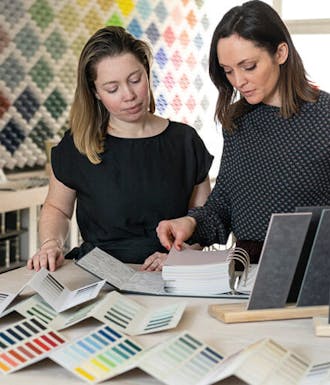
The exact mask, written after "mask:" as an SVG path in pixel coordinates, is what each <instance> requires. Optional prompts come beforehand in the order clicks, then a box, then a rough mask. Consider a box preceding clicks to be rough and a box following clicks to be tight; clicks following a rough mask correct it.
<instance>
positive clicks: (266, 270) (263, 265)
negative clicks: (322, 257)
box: [247, 213, 312, 310]
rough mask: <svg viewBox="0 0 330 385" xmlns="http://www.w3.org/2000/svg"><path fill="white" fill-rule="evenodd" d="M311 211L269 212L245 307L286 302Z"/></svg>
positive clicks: (277, 306)
mask: <svg viewBox="0 0 330 385" xmlns="http://www.w3.org/2000/svg"><path fill="white" fill-rule="evenodd" d="M311 217H312V214H311V213H283V214H272V216H271V219H270V222H269V225H268V229H267V234H266V238H265V242H264V245H263V248H262V251H261V257H260V261H259V267H258V271H257V277H256V280H255V283H254V286H253V289H252V292H251V296H250V300H249V302H248V306H247V308H248V309H249V310H252V309H270V308H282V307H283V306H284V305H285V304H286V300H287V297H288V293H289V290H290V287H291V283H292V279H293V276H294V273H295V270H296V267H297V263H298V259H299V256H300V253H301V250H302V247H303V244H304V241H305V236H306V233H307V230H308V226H309V223H310V220H311Z"/></svg>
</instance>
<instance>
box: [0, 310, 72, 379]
mask: <svg viewBox="0 0 330 385" xmlns="http://www.w3.org/2000/svg"><path fill="white" fill-rule="evenodd" d="M65 342H66V340H65V338H64V337H63V336H61V335H60V334H59V333H57V332H56V331H54V330H52V329H50V328H48V327H47V326H45V324H43V323H42V322H40V321H39V320H38V319H36V318H29V319H25V320H23V321H20V322H17V323H15V324H13V325H12V326H10V327H8V328H6V329H2V330H0V348H1V351H0V371H1V372H2V373H5V374H9V373H12V372H15V371H17V370H19V369H21V368H23V367H25V366H28V365H30V364H33V363H35V362H37V361H40V360H42V359H43V358H45V357H47V356H48V355H49V353H50V352H51V351H53V350H54V349H57V348H58V347H59V346H61V345H63V344H64V343H65Z"/></svg>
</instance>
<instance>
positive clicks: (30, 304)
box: [15, 294, 58, 324]
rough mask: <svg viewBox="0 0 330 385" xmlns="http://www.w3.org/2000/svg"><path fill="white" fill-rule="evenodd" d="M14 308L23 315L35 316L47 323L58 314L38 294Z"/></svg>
mask: <svg viewBox="0 0 330 385" xmlns="http://www.w3.org/2000/svg"><path fill="white" fill-rule="evenodd" d="M15 310H16V311H17V312H18V313H20V314H22V315H23V316H24V317H28V318H31V317H35V318H38V319H39V320H40V321H42V322H43V323H45V324H49V323H50V322H51V321H52V320H53V319H54V318H55V317H56V316H57V314H58V313H57V312H56V311H55V310H54V309H53V308H52V307H51V306H50V305H48V303H47V302H45V301H44V300H43V299H42V298H41V297H40V296H39V295H38V294H36V295H34V296H32V297H30V298H29V299H27V300H26V301H24V302H21V303H20V304H18V305H17V306H15Z"/></svg>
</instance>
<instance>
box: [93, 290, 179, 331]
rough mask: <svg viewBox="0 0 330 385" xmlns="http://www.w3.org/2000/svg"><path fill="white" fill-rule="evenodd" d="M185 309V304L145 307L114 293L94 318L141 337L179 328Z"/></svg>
mask: <svg viewBox="0 0 330 385" xmlns="http://www.w3.org/2000/svg"><path fill="white" fill-rule="evenodd" d="M184 309H185V303H175V304H172V305H166V306H157V307H145V306H142V305H140V304H139V303H138V302H136V301H134V300H132V299H130V298H128V297H126V296H125V295H122V294H119V293H118V292H112V293H111V294H110V295H109V297H108V299H107V305H106V306H104V305H102V307H99V309H98V311H97V314H96V315H95V316H94V317H95V318H97V319H99V320H100V321H101V322H104V323H108V324H110V325H112V326H113V327H115V328H116V329H119V330H121V331H123V332H124V333H126V334H129V335H139V334H146V333H152V332H156V331H161V330H165V329H170V328H173V327H175V326H177V324H178V322H179V321H180V319H181V317H182V314H183V312H184Z"/></svg>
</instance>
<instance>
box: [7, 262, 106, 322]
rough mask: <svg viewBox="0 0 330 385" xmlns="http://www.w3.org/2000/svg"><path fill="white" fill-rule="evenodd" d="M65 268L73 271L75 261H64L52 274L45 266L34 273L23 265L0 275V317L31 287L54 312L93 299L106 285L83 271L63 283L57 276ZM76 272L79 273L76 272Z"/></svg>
mask: <svg viewBox="0 0 330 385" xmlns="http://www.w3.org/2000/svg"><path fill="white" fill-rule="evenodd" d="M64 269H69V270H70V271H72V272H73V273H74V272H75V269H77V267H76V266H75V265H74V264H66V265H64V266H62V267H61V268H60V269H58V270H56V271H55V272H52V273H51V272H49V271H48V270H47V269H45V268H42V269H41V270H39V271H38V272H35V271H33V270H28V269H27V268H26V267H22V268H19V269H16V270H13V271H10V272H8V273H3V274H1V276H0V298H1V301H0V316H3V315H5V314H7V313H8V312H10V311H11V309H10V307H9V306H10V305H11V306H14V305H15V304H16V303H17V302H19V301H20V300H22V299H24V296H22V297H19V295H20V294H21V293H22V292H23V290H25V289H29V288H30V289H34V290H35V291H37V292H38V293H39V294H40V295H41V297H43V298H44V300H45V301H47V302H48V303H49V305H51V306H52V307H53V308H54V309H55V310H56V311H63V310H66V309H69V308H70V307H73V306H76V305H78V304H80V303H83V302H86V301H88V300H90V299H93V298H95V297H96V296H97V295H98V294H99V292H100V290H101V288H102V287H103V285H104V284H105V281H104V280H101V281H100V280H98V279H96V278H95V277H94V276H93V275H92V274H88V273H86V272H85V274H80V275H79V277H77V276H74V275H73V276H72V278H71V282H70V283H67V284H66V285H65V284H64V283H62V280H61V279H60V277H61V274H63V270H64ZM75 273H77V272H75ZM79 273H81V272H80V271H79ZM30 292H31V290H30Z"/></svg>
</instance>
